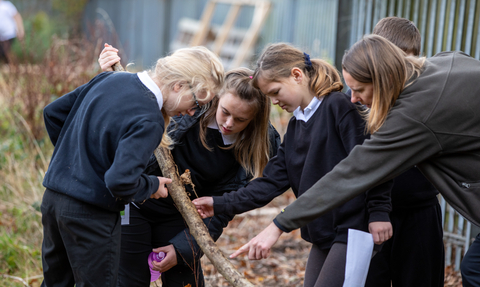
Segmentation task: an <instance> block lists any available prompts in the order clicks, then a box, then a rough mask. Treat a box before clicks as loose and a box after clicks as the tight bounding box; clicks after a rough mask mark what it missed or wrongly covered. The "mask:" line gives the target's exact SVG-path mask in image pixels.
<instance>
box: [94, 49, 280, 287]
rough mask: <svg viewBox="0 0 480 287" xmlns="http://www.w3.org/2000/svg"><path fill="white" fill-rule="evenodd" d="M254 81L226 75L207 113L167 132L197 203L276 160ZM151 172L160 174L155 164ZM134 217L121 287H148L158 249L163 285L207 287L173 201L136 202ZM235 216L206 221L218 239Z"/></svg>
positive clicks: (275, 138)
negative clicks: (152, 259)
mask: <svg viewBox="0 0 480 287" xmlns="http://www.w3.org/2000/svg"><path fill="white" fill-rule="evenodd" d="M109 59H110V60H109ZM115 59H116V60H118V56H117V55H116V50H115V49H114V48H112V47H105V49H104V51H103V52H102V54H101V55H100V58H99V63H100V66H101V67H102V68H108V67H109V65H108V64H107V62H109V61H110V62H109V64H110V65H111V64H114V63H115ZM112 60H113V61H112ZM252 75H253V72H252V71H251V70H249V69H246V68H238V69H234V70H232V71H230V72H228V73H227V74H226V76H225V84H224V87H223V88H222V90H221V91H220V92H219V94H218V95H219V96H218V97H215V98H214V99H213V101H212V103H211V105H210V107H209V108H208V110H206V111H204V112H200V111H198V112H197V113H196V114H195V115H194V116H193V117H190V116H183V117H175V122H174V123H172V124H171V125H170V126H169V130H170V133H169V135H170V136H171V137H172V139H173V141H174V146H173V149H172V156H173V158H174V160H175V163H176V164H177V166H178V168H179V172H180V173H182V172H183V171H184V170H185V169H189V170H190V172H191V176H192V181H193V183H194V185H195V189H194V190H193V189H192V188H191V186H190V185H186V189H187V192H188V194H189V195H190V197H191V198H192V199H193V198H196V197H197V196H208V195H221V194H223V193H224V192H226V191H230V190H233V189H238V188H240V187H242V186H244V185H245V184H247V183H248V181H249V180H250V179H252V178H256V177H259V176H261V173H262V170H263V168H264V167H265V165H266V164H267V161H268V159H269V157H273V156H274V155H276V151H277V148H278V145H279V142H280V136H279V135H278V133H277V132H276V131H275V129H274V128H273V127H272V126H271V125H269V115H270V101H269V99H268V98H267V97H266V96H265V95H264V94H262V93H261V92H259V91H258V90H256V89H255V88H253V87H252V85H251V82H252V79H251V76H252ZM146 173H148V174H155V175H161V171H160V169H159V167H158V164H157V161H156V159H155V158H152V160H151V161H150V163H149V165H148V167H147V170H146ZM130 212H131V213H130V223H129V224H128V225H123V226H122V248H121V256H120V257H121V259H120V271H119V286H149V285H150V272H149V269H148V265H147V257H148V255H149V253H150V252H152V248H155V249H154V251H155V252H165V253H166V254H167V255H166V258H165V259H164V260H163V261H162V262H160V263H158V264H155V265H156V268H155V269H156V270H158V271H161V272H162V275H161V276H162V277H161V279H162V286H176V287H183V286H186V285H188V284H190V285H191V286H204V279H203V273H202V268H201V265H200V257H201V256H202V254H203V253H202V252H201V250H200V248H199V246H198V244H197V243H196V241H195V239H194V238H193V237H192V236H191V235H190V232H189V230H188V228H186V225H185V223H184V220H183V218H182V216H181V214H180V213H179V212H178V210H177V209H176V207H175V206H174V204H173V201H172V199H171V198H170V197H168V198H166V199H159V200H153V199H151V200H147V201H146V202H145V203H144V204H143V205H137V204H130ZM232 218H233V216H228V215H221V214H220V215H216V216H214V217H212V218H208V219H206V220H205V224H206V225H207V227H208V229H209V231H210V234H211V236H212V238H213V239H214V240H217V239H218V238H219V236H220V235H221V233H222V231H223V228H224V227H226V226H227V224H228V222H229V221H230V220H231V219H232Z"/></svg>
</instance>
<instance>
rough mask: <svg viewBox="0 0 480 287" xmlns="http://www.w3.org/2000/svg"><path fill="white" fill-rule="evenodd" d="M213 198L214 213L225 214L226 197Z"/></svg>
mask: <svg viewBox="0 0 480 287" xmlns="http://www.w3.org/2000/svg"><path fill="white" fill-rule="evenodd" d="M212 198H213V213H214V214H225V199H224V198H223V196H212Z"/></svg>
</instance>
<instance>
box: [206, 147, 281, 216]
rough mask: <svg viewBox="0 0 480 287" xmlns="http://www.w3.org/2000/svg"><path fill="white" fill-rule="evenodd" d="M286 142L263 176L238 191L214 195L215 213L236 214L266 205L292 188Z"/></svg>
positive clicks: (271, 160)
mask: <svg viewBox="0 0 480 287" xmlns="http://www.w3.org/2000/svg"><path fill="white" fill-rule="evenodd" d="M284 148H285V147H284V144H283V143H282V144H281V145H280V148H279V149H278V152H277V155H276V156H275V157H273V158H272V159H270V161H269V162H268V164H267V166H266V167H265V169H264V171H263V177H259V178H256V179H254V180H252V181H251V182H250V183H248V185H247V186H245V187H243V188H240V189H239V190H237V191H232V192H229V193H225V194H223V195H222V196H213V201H214V204H213V205H214V211H215V214H229V215H235V214H239V213H243V212H246V211H249V210H252V209H255V208H259V207H262V206H265V205H266V204H267V203H269V202H270V201H272V200H273V199H274V198H275V197H277V196H279V195H280V194H282V193H284V192H285V191H286V190H288V189H289V188H290V182H289V180H288V175H287V169H286V167H285V153H284Z"/></svg>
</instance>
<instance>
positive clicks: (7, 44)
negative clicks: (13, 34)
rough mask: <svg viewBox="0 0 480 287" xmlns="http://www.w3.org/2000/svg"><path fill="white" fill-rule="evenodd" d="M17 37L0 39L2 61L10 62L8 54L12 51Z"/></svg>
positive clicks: (0, 60) (0, 57) (0, 58)
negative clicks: (5, 39)
mask: <svg viewBox="0 0 480 287" xmlns="http://www.w3.org/2000/svg"><path fill="white" fill-rule="evenodd" d="M14 41H15V38H13V39H10V40H7V41H0V63H1V62H5V63H7V64H8V63H9V62H10V61H9V59H8V54H9V53H10V48H11V47H12V45H13V42H14Z"/></svg>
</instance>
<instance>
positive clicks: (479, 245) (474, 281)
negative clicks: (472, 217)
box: [460, 233, 480, 287]
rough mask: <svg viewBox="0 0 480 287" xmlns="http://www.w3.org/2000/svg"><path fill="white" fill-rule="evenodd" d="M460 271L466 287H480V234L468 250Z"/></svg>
mask: <svg viewBox="0 0 480 287" xmlns="http://www.w3.org/2000/svg"><path fill="white" fill-rule="evenodd" d="M460 269H461V272H462V283H463V286H464V287H480V233H479V234H478V235H477V237H476V238H475V241H473V243H472V245H471V246H470V248H468V251H467V254H465V257H464V258H463V260H462V264H461V266H460Z"/></svg>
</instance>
